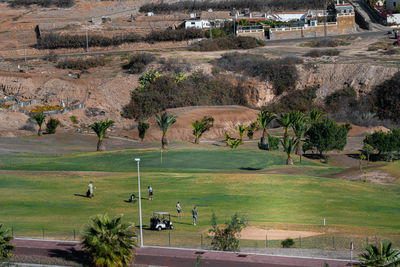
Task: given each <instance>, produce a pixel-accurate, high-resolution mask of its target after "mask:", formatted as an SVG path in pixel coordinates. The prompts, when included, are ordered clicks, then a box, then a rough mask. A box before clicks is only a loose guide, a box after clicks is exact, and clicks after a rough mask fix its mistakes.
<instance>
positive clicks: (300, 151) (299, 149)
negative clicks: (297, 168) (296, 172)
mask: <svg viewBox="0 0 400 267" xmlns="http://www.w3.org/2000/svg"><path fill="white" fill-rule="evenodd" d="M297 155H299V156H300V163H301V156H302V155H303V143H302V142H301V141H299V142H298V143H297Z"/></svg>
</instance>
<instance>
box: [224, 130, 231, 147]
mask: <svg viewBox="0 0 400 267" xmlns="http://www.w3.org/2000/svg"><path fill="white" fill-rule="evenodd" d="M230 141H231V133H229V132H226V133H225V142H226V146H229V143H230Z"/></svg>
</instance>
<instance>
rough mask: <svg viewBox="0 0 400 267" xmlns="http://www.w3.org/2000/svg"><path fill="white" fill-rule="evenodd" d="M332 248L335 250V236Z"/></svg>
mask: <svg viewBox="0 0 400 267" xmlns="http://www.w3.org/2000/svg"><path fill="white" fill-rule="evenodd" d="M332 247H333V249H335V237H334V236H332Z"/></svg>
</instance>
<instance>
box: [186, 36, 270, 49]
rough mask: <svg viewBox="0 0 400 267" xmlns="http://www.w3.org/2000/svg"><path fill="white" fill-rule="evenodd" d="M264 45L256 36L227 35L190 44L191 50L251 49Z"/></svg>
mask: <svg viewBox="0 0 400 267" xmlns="http://www.w3.org/2000/svg"><path fill="white" fill-rule="evenodd" d="M262 45H264V43H263V42H262V41H260V40H258V39H256V38H253V37H247V36H239V37H235V36H229V37H224V38H216V39H207V40H203V41H201V42H198V43H195V44H192V45H191V47H190V50H192V51H219V50H231V49H251V48H256V47H259V46H262Z"/></svg>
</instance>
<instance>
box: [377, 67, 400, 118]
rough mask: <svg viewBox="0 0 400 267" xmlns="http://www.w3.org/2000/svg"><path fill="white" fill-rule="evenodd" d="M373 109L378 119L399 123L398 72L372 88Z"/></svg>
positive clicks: (399, 95)
mask: <svg viewBox="0 0 400 267" xmlns="http://www.w3.org/2000/svg"><path fill="white" fill-rule="evenodd" d="M374 96H375V99H374V102H375V103H374V111H375V112H376V113H377V115H378V116H379V118H380V119H390V120H393V121H394V122H395V123H400V101H399V99H400V72H397V73H396V74H395V75H394V76H393V77H392V78H391V79H389V80H387V81H385V82H383V83H382V84H380V85H378V86H377V87H375V89H374Z"/></svg>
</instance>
